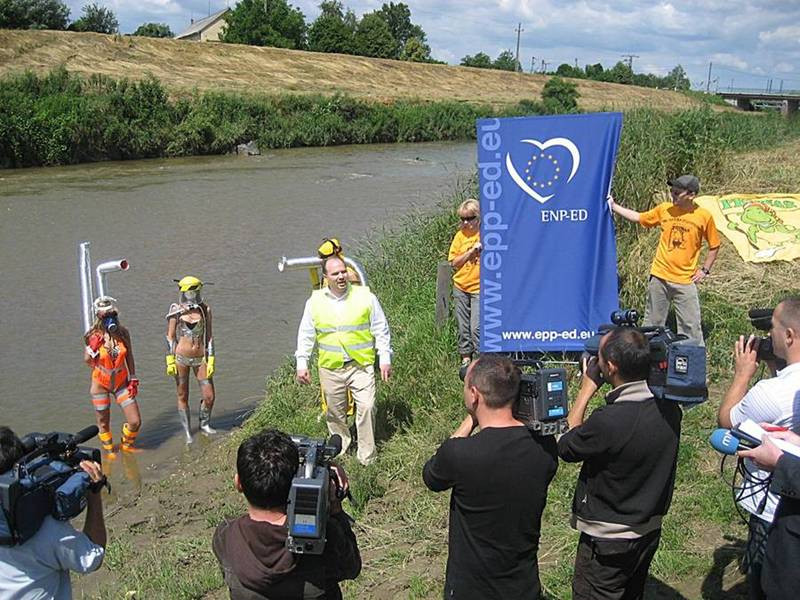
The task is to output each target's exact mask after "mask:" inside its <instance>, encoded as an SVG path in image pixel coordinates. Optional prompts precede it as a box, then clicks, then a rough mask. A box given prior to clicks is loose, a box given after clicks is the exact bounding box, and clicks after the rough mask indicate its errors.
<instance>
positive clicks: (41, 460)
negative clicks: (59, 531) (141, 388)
mask: <svg viewBox="0 0 800 600" xmlns="http://www.w3.org/2000/svg"><path fill="white" fill-rule="evenodd" d="M96 435H97V427H96V426H95V425H92V426H91V427H87V428H86V429H82V430H81V431H79V432H78V433H76V434H69V433H59V432H52V433H46V434H42V433H29V434H28V435H26V436H25V437H23V438H22V444H23V446H24V447H25V454H24V455H23V456H22V457H21V458H20V459H19V460H18V461H17V462H16V463H15V464H14V466H13V467H12V468H11V469H10V470H8V471H6V472H5V473H2V474H0V504H1V505H2V513H0V545H3V546H14V545H17V544H22V543H24V542H26V541H27V540H29V539H30V538H31V537H33V536H34V535H35V534H36V532H37V531H38V530H39V527H41V525H42V522H43V521H44V519H45V517H47V516H48V515H50V516H52V517H53V518H55V519H58V520H59V521H67V520H69V519H72V518H74V517H76V516H78V515H79V514H80V513H81V512H82V511H83V509H84V508H86V505H87V502H88V500H87V498H86V494H87V492H88V491H90V490H91V491H95V488H94V484H93V483H92V480H91V478H90V477H89V474H88V473H86V472H85V471H84V470H83V469H81V467H80V463H81V461H83V460H90V461H95V462H98V463H99V462H100V451H99V450H98V449H96V448H90V447H86V446H79V445H78V444H82V443H83V442H85V441H87V440H90V439H92V438H93V437H94V436H96Z"/></svg>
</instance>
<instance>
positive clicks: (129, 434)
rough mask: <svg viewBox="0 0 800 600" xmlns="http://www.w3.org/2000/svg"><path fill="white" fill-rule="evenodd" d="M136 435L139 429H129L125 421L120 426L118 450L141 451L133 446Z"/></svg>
mask: <svg viewBox="0 0 800 600" xmlns="http://www.w3.org/2000/svg"><path fill="white" fill-rule="evenodd" d="M137 435H139V431H138V430H137V431H131V430H130V429H129V428H128V424H127V423H125V424H124V425H123V426H122V444H120V446H119V448H120V450H122V451H123V452H141V450H139V449H138V448H134V447H133V444H134V442H135V441H136V436H137Z"/></svg>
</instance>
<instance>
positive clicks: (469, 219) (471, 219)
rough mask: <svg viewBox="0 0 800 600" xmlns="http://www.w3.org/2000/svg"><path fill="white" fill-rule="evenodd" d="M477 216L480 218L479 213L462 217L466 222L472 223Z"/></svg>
mask: <svg viewBox="0 0 800 600" xmlns="http://www.w3.org/2000/svg"><path fill="white" fill-rule="evenodd" d="M477 218H478V215H472V216H471V217H461V220H462V221H463V222H464V223H471V222H472V221H474V220H475V219H477Z"/></svg>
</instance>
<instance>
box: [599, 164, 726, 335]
mask: <svg viewBox="0 0 800 600" xmlns="http://www.w3.org/2000/svg"><path fill="white" fill-rule="evenodd" d="M667 185H669V186H670V197H671V201H670V202H662V203H661V204H659V205H658V206H656V207H655V208H653V209H651V210H648V211H646V212H642V213H640V212H637V211H635V210H631V209H630V208H625V207H624V206H620V205H619V204H617V203H616V202H615V200H614V197H613V196H611V195H609V197H608V206H609V208H610V209H611V210H612V211H613V212H615V213H616V214H618V215H620V216H622V217H624V218H626V219H627V220H629V221H632V222H634V223H639V224H640V225H644V226H645V227H655V226H656V225H658V226H660V227H661V238H660V239H659V242H658V250H657V251H656V255H655V258H654V259H653V264H652V266H651V268H650V280H649V282H648V284H647V306H646V307H645V312H644V325H645V326H648V325H662V326H663V325H664V324H665V323H666V321H667V313H668V312H669V305H670V302H672V303H673V304H674V306H675V316H676V317H677V320H678V333H682V334H684V335H686V337H688V338H689V339H690V340H692V341H694V342H696V343H697V344H699V345H701V346H703V345H705V343H704V341H703V330H702V329H701V327H700V299H699V297H698V295H697V285H696V284H698V283H700V282H702V281H703V280H704V279H705V278H706V277H708V275H709V273H711V267H712V266H713V265H714V261H715V260H716V259H717V253H718V252H719V246H720V241H719V234H718V233H717V227H716V225H714V218H713V217H712V216H711V213H710V212H708V211H707V210H706V209H704V208H702V207H700V206H698V205H697V204H695V202H694V199H695V197H696V196H697V194H698V193H700V181H699V180H698V179H697V177H695V176H694V175H681V176H680V177H677V178H675V179H672V180H670V181H668V182H667ZM704 239H705V241H706V243H707V244H708V254H707V255H706V259H705V261H704V262H703V266H702V267H700V268H699V269H698V268H697V262H698V258H699V256H700V249H701V248H702V245H703V240H704Z"/></svg>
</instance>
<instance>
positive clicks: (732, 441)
mask: <svg viewBox="0 0 800 600" xmlns="http://www.w3.org/2000/svg"><path fill="white" fill-rule="evenodd" d="M708 442H709V443H710V444H711V447H712V448H714V450H716V451H717V452H719V453H720V454H727V455H729V456H732V455H734V454H736V453H737V452H738V451H739V450H750V449H752V448H755V447H756V446H757V445H758V442H756V443H755V444H753V443H752V442H751V441H750V440H744V441H742V440H740V439H739V438H738V437H736V436H735V435H734V432H733V431H731V430H730V429H715V430H714V432H713V433H712V434H711V437H709V438H708Z"/></svg>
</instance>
